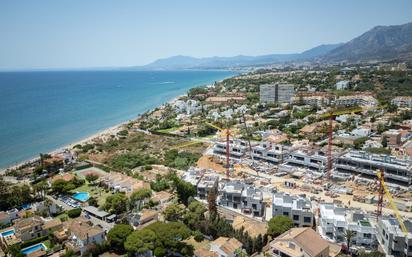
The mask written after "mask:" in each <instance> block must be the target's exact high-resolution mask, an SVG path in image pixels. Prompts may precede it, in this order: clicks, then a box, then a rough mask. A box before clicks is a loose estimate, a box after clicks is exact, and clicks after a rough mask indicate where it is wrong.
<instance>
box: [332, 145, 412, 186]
mask: <svg viewBox="0 0 412 257" xmlns="http://www.w3.org/2000/svg"><path fill="white" fill-rule="evenodd" d="M379 169H383V170H384V172H385V179H386V180H387V181H388V182H393V183H398V184H400V185H411V184H412V161H410V160H404V159H399V158H397V157H395V156H391V155H378V154H369V153H367V152H364V151H351V152H348V153H346V154H344V155H342V156H340V157H338V158H337V162H336V164H335V170H336V171H338V172H346V173H355V174H363V175H365V176H369V177H370V178H373V179H375V178H376V172H377V170H379Z"/></svg>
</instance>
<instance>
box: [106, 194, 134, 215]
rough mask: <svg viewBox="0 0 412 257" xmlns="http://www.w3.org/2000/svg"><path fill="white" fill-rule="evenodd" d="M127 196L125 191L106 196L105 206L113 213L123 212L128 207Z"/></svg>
mask: <svg viewBox="0 0 412 257" xmlns="http://www.w3.org/2000/svg"><path fill="white" fill-rule="evenodd" d="M127 202H128V201H127V197H126V195H125V194H123V193H115V194H113V195H110V196H108V197H107V198H106V202H105V204H104V206H103V208H104V209H105V210H106V211H107V212H109V213H112V214H121V213H123V212H125V211H126V209H127Z"/></svg>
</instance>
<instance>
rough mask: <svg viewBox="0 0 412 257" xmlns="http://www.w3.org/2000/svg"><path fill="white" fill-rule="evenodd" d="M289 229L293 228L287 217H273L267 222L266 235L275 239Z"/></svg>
mask: <svg viewBox="0 0 412 257" xmlns="http://www.w3.org/2000/svg"><path fill="white" fill-rule="evenodd" d="M291 228H293V221H292V220H291V219H290V218H289V217H286V216H283V215H279V216H275V217H273V218H271V219H270V220H269V222H268V235H270V236H272V238H275V237H278V236H280V235H281V234H283V233H285V232H286V231H288V230H289V229H291Z"/></svg>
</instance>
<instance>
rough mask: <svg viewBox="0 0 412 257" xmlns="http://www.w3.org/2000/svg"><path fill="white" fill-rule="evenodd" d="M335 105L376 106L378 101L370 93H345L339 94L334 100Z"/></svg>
mask: <svg viewBox="0 0 412 257" xmlns="http://www.w3.org/2000/svg"><path fill="white" fill-rule="evenodd" d="M334 102H335V104H336V105H340V106H353V105H360V106H376V105H377V104H378V101H377V100H376V99H375V98H374V97H373V96H371V95H360V94H359V95H346V96H340V97H338V98H336V99H335V100H334Z"/></svg>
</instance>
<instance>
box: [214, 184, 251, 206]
mask: <svg viewBox="0 0 412 257" xmlns="http://www.w3.org/2000/svg"><path fill="white" fill-rule="evenodd" d="M244 188H245V184H244V183H242V182H240V181H229V182H227V183H226V184H225V185H224V187H223V188H222V190H221V196H220V199H219V205H221V206H225V207H229V208H232V209H239V210H240V209H242V192H243V189H244Z"/></svg>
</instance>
